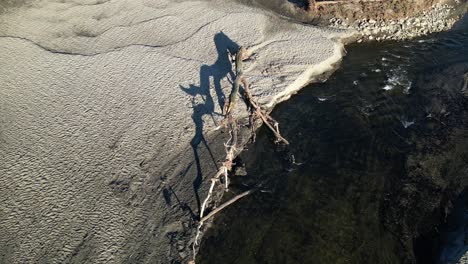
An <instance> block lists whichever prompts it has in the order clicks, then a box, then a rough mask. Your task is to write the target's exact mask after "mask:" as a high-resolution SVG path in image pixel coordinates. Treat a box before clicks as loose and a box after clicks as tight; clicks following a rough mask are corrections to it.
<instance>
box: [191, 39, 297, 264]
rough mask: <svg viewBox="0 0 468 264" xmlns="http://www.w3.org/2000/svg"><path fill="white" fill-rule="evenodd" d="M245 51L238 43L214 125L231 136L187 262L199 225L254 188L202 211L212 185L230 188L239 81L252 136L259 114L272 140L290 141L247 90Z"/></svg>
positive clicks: (236, 127) (213, 179)
mask: <svg viewBox="0 0 468 264" xmlns="http://www.w3.org/2000/svg"><path fill="white" fill-rule="evenodd" d="M248 54H249V52H248V51H247V49H245V48H243V47H241V48H240V49H239V51H238V52H237V53H236V54H235V70H236V79H235V80H234V85H233V88H232V91H231V94H230V96H229V99H228V100H229V101H228V102H227V103H226V104H225V107H224V109H223V114H224V120H223V122H222V123H221V125H220V126H219V127H218V128H216V129H219V128H220V127H226V128H228V129H229V135H230V138H229V139H228V141H227V142H226V143H225V144H224V148H225V150H226V157H225V159H224V161H223V163H222V166H221V167H220V168H219V169H218V171H217V172H216V174H215V175H214V176H213V177H212V178H211V185H210V188H209V190H208V194H207V196H206V197H205V200H204V201H203V203H202V206H201V209H200V215H199V219H200V220H199V221H198V226H197V233H196V236H195V241H194V242H193V246H192V250H193V260H191V261H190V262H189V263H190V264H195V257H196V255H197V252H198V247H199V244H198V243H199V239H200V236H201V233H202V228H203V225H204V223H205V222H206V221H207V220H209V219H210V218H212V217H213V216H214V215H215V214H217V213H219V212H220V211H221V210H223V209H224V208H226V207H227V206H229V205H231V204H233V203H235V202H236V201H237V200H239V199H241V198H242V197H245V196H247V195H249V194H251V193H253V192H255V191H256V190H257V189H251V190H248V191H245V192H243V193H241V194H238V195H236V196H234V197H233V198H231V199H230V200H228V201H227V202H225V203H223V204H222V205H220V206H218V207H216V208H214V209H213V210H212V211H211V212H210V213H209V214H207V215H205V212H206V210H207V208H208V204H209V202H210V200H211V198H212V196H213V191H214V188H215V187H216V185H217V184H222V182H221V179H223V180H224V184H223V185H224V189H225V191H228V189H229V172H230V171H231V170H232V167H233V165H234V163H233V160H234V158H235V157H236V155H237V154H238V153H237V147H238V144H237V143H238V142H237V141H238V126H237V122H236V119H235V118H234V117H233V111H234V109H235V106H236V103H237V100H238V97H239V91H240V87H241V85H242V87H243V90H244V99H245V102H246V104H247V106H248V108H249V109H250V118H249V121H250V124H251V127H252V133H253V138H255V134H254V123H255V120H256V119H258V118H260V119H261V120H262V121H263V123H265V124H266V125H267V127H268V128H269V129H270V130H271V131H272V132H273V134H274V135H275V137H276V140H275V142H276V143H280V142H282V143H284V144H286V145H287V144H289V142H288V141H287V140H286V139H285V138H283V137H282V136H281V134H280V132H279V128H278V122H276V121H275V120H274V119H273V118H272V117H271V116H270V115H269V114H268V113H267V112H266V111H264V110H263V109H262V108H261V107H260V105H259V104H258V103H257V102H256V101H255V100H254V98H253V97H252V94H251V93H250V88H249V84H248V82H247V80H246V78H245V77H244V74H243V69H242V62H243V61H244V60H246V59H248V57H249V56H248Z"/></svg>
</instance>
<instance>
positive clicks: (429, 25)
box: [329, 4, 460, 43]
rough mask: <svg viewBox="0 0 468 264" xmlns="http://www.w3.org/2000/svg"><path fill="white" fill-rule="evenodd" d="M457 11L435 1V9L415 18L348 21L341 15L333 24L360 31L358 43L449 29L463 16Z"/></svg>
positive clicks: (395, 38)
mask: <svg viewBox="0 0 468 264" xmlns="http://www.w3.org/2000/svg"><path fill="white" fill-rule="evenodd" d="M456 11H457V7H456V6H453V5H449V4H435V5H434V6H432V8H431V9H429V10H427V11H423V12H421V13H418V14H416V15H415V16H412V17H404V18H400V19H390V20H379V21H377V20H374V19H361V20H356V21H354V22H348V21H347V20H343V19H340V18H331V19H330V20H329V23H330V26H331V27H334V28H341V29H349V30H356V31H358V33H359V36H358V39H357V42H358V43H359V42H362V41H374V40H375V41H384V40H404V39H412V38H415V37H420V36H423V35H427V34H430V33H434V32H440V31H444V30H449V29H450V28H452V27H453V25H454V24H455V22H457V21H458V19H459V17H460V16H458V15H454V14H455V13H456Z"/></svg>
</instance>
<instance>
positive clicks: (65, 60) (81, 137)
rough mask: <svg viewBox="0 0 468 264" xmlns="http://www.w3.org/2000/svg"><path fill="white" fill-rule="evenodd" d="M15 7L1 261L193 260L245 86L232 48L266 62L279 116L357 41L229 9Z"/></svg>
mask: <svg viewBox="0 0 468 264" xmlns="http://www.w3.org/2000/svg"><path fill="white" fill-rule="evenodd" d="M2 10H3V11H2V14H1V15H0V24H1V25H2V27H1V28H0V61H1V62H2V67H1V68H0V82H1V83H2V86H1V87H0V161H1V162H0V175H1V177H0V186H1V187H0V188H1V189H0V200H1V201H2V203H1V207H0V209H1V210H0V248H1V251H0V262H2V263H3V262H5V263H64V262H66V263H83V262H90V263H104V262H106V263H122V262H125V263H169V262H170V261H171V260H183V259H186V258H187V256H188V252H189V248H188V247H187V245H188V244H190V239H191V237H192V231H193V222H192V219H191V216H192V214H197V213H198V205H197V193H198V195H199V196H201V197H203V196H204V195H203V192H204V187H206V186H205V185H204V182H203V180H204V179H205V178H207V177H210V174H211V172H213V171H214V170H215V169H216V164H217V162H219V160H217V159H219V158H218V157H221V155H220V153H222V152H223V147H222V141H221V140H216V138H218V137H222V136H223V135H220V134H219V133H215V132H211V131H212V130H213V128H214V127H215V126H216V122H217V121H219V120H220V119H221V116H220V114H219V113H220V112H221V109H222V104H223V102H224V97H225V95H226V94H228V93H229V91H230V88H231V83H230V81H231V80H232V71H231V65H230V63H229V61H228V58H227V54H226V50H227V49H231V50H235V49H236V48H238V46H239V45H242V46H248V47H251V48H252V50H254V51H255V52H256V53H257V55H256V60H255V61H254V62H251V63H249V64H247V65H246V66H247V69H246V72H245V74H246V76H247V78H248V79H249V81H250V83H251V84H252V92H253V94H254V96H256V97H257V99H258V100H259V101H260V102H261V103H262V104H264V105H265V106H268V107H273V106H274V105H275V104H277V103H278V102H280V101H282V100H285V99H287V98H288V97H289V96H290V94H292V93H294V92H296V91H297V90H299V89H300V88H301V87H303V86H304V85H305V84H307V83H308V82H310V81H312V80H313V78H314V76H318V75H320V74H322V73H324V72H326V71H330V70H332V69H333V65H334V64H336V63H337V62H339V61H340V59H341V57H342V55H343V45H342V44H341V43H340V41H339V39H340V38H343V37H347V36H346V33H343V32H340V31H337V30H330V29H320V28H316V27H312V26H304V25H299V24H292V23H290V22H287V21H285V20H281V19H279V18H277V17H275V16H274V15H272V14H271V13H269V12H266V11H261V10H258V9H254V8H251V7H246V6H242V5H238V4H234V3H231V2H228V1H209V2H205V1H199V2H195V1H177V2H174V1H164V0H158V1H143V0H141V1H135V0H132V1H123V0H122V1H105V0H104V1H102V0H88V1H71V0H70V1H50V0H42V1H35V2H28V1H25V2H24V3H22V5H19V6H15V5H11V6H8V8H6V9H2ZM238 111H239V112H238V113H237V114H238V116H243V115H246V113H245V110H244V109H243V108H242V107H239V109H238ZM211 154H212V155H213V157H211Z"/></svg>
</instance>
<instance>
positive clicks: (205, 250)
mask: <svg viewBox="0 0 468 264" xmlns="http://www.w3.org/2000/svg"><path fill="white" fill-rule="evenodd" d="M467 29H468V23H467V21H466V19H465V20H464V21H463V22H461V23H459V24H458V25H457V26H456V27H455V29H454V30H453V31H451V32H444V33H439V34H433V35H430V36H427V37H424V38H420V39H415V40H411V41H404V42H385V43H365V44H353V45H350V46H348V47H347V51H348V55H347V56H346V57H345V58H344V60H343V63H342V65H341V67H340V69H338V70H337V71H336V72H335V73H334V74H333V75H332V76H330V78H328V80H327V81H326V82H324V83H320V84H312V85H310V87H306V88H304V89H303V90H302V91H301V92H299V93H298V94H297V95H294V96H293V97H292V98H291V99H290V100H288V101H287V102H284V103H282V104H280V105H279V106H277V107H276V108H275V110H274V111H273V114H272V115H273V117H274V118H275V119H276V120H277V121H278V122H279V123H280V124H281V126H280V129H281V130H282V133H283V135H284V136H285V137H286V138H287V139H288V140H289V141H290V143H291V145H290V146H289V147H288V148H285V147H281V146H280V147H278V146H274V144H272V143H271V141H272V140H271V134H270V133H268V131H267V130H265V129H261V130H260V131H259V133H258V136H257V140H256V142H255V143H253V144H251V145H250V146H249V149H248V150H247V151H245V152H244V153H243V154H242V156H241V157H240V160H239V163H241V162H242V163H244V164H245V168H246V171H247V175H244V176H236V177H235V178H234V179H233V180H234V181H233V185H232V186H233V187H232V191H233V193H237V192H240V191H242V190H246V189H248V188H252V187H253V186H258V185H259V184H260V185H261V186H262V187H261V189H260V191H257V192H256V193H255V194H253V195H251V196H249V197H247V198H244V199H243V200H241V201H239V202H238V203H236V204H235V205H233V206H231V207H229V208H228V209H226V210H225V211H224V212H223V213H222V214H220V215H219V216H218V217H217V219H216V220H215V224H214V226H215V227H214V228H212V229H211V231H209V233H208V234H207V235H206V236H205V238H204V241H203V243H202V250H201V252H200V256H199V261H198V262H197V263H242V264H244V263H245V264H248V263H411V262H414V261H415V260H417V262H418V263H448V261H454V260H456V258H460V257H461V255H463V253H464V252H463V247H464V244H463V243H458V244H457V243H455V244H454V243H452V242H453V241H451V240H450V239H451V238H450V237H451V236H450V235H452V237H457V238H456V239H458V240H457V241H460V236H464V235H463V234H462V233H463V232H464V231H463V228H461V227H462V226H464V225H465V224H467V223H465V222H466V221H465V220H461V221H452V222H454V223H455V224H453V225H454V226H452V227H450V226H447V225H449V224H444V222H445V220H443V219H447V218H453V216H452V217H447V213H448V211H447V210H446V211H445V212H446V213H445V215H443V213H440V211H441V209H440V208H437V207H444V206H445V205H446V204H448V203H449V202H448V200H453V201H454V200H455V198H456V197H451V196H450V195H449V194H448V193H450V194H456V195H458V194H459V193H461V190H462V189H463V188H465V187H466V185H465V184H466V182H467V181H466V177H464V176H463V175H462V176H448V175H449V174H450V173H446V174H447V175H445V174H444V173H435V174H431V173H430V172H431V171H432V169H433V168H438V166H439V165H437V164H438V162H439V160H440V159H441V158H440V157H441V156H440V155H442V154H440V153H451V152H450V151H449V150H447V149H446V148H448V146H452V145H453V152H454V153H455V152H456V149H457V148H458V146H464V145H463V144H465V143H466V141H463V140H460V138H465V139H466V138H468V127H467V126H466V123H465V122H464V121H463V117H466V116H467V115H466V105H467V104H466V101H467V100H466V98H463V96H461V94H462V93H461V92H459V91H460V90H461V88H459V87H455V86H457V85H459V84H460V81H459V80H460V79H456V78H460V75H463V73H464V72H467V71H468V66H467V65H468V30H467ZM453 65H458V66H453ZM460 65H461V66H460ZM451 67H455V68H451ZM447 69H449V70H447ZM448 73H450V74H448ZM452 73H453V75H454V76H453V78H452V77H450V78H449V77H448V75H451V74H452ZM437 76H439V77H437ZM444 78H445V79H444ZM452 79H453V80H455V79H456V80H458V81H453V83H452V81H451V80H452ZM444 85H445V86H444ZM442 86H443V87H445V88H438V87H442ZM450 87H452V88H453V87H455V88H453V89H452V88H450ZM438 89H440V91H442V89H445V90H443V91H444V92H440V91H439V90H438ZM451 89H452V90H451ZM457 89H458V90H457ZM454 91H455V92H454ZM436 99H437V100H436ZM439 99H440V100H439ZM444 100H445V101H444ZM441 102H442V103H441ZM443 102H445V103H446V104H444V103H443ZM452 102H454V103H453V104H452ZM434 120H437V121H434ZM455 130H456V131H457V132H456V133H455V132H453V133H452V132H447V131H455ZM460 131H461V132H460ZM455 134H456V135H457V136H454V135H455ZM454 142H456V143H454ZM460 148H461V147H460ZM460 151H461V152H460V153H462V154H460V155H461V156H463V155H465V154H466V153H465V152H463V151H464V150H463V149H462V150H460ZM457 153H458V152H457ZM437 155H439V156H437ZM444 155H445V156H443V157H444V159H446V160H447V161H446V164H451V165H447V166H448V167H449V169H448V171H450V168H451V167H453V168H458V167H460V168H461V169H460V170H463V169H466V160H465V161H463V159H462V161H461V162H460V161H458V156H460V155H458V154H457V156H456V157H455V156H453V157H452V156H450V154H444ZM454 155H455V154H454ZM431 160H434V162H431ZM449 161H450V162H449ZM447 162H448V163H447ZM464 162H465V163H464ZM414 164H419V165H418V166H419V167H421V166H422V168H420V169H417V168H416V167H418V166H416V165H414ZM421 164H423V165H421ZM424 164H426V165H424ZM413 165H414V166H413ZM419 167H418V168H419ZM415 168H416V169H415ZM454 170H455V169H454ZM460 170H458V171H460ZM419 171H422V172H421V173H420V174H421V175H422V176H421V175H420V176H414V175H419V174H418V173H419ZM434 171H435V170H434ZM438 171H440V170H438ZM467 171H468V170H467ZM426 172H429V173H426ZM465 172H466V171H465ZM455 174H456V173H455V172H454V174H453V175H455ZM459 174H460V173H458V174H456V175H459ZM450 175H452V174H450ZM417 177H420V179H424V180H421V181H419V180H418V179H419V178H417ZM424 177H426V178H424ZM438 177H439V178H438ZM450 177H452V178H453V179H456V180H453V179H452V178H450ZM452 185H453V186H454V187H453V188H452V187H451V188H452V189H450V188H448V187H447V186H452ZM462 185H463V186H462ZM441 186H445V187H441ZM449 190H450V191H449ZM410 194H411V195H410ZM229 195H232V194H229ZM437 197H439V198H440V197H442V198H440V199H439V198H437ZM460 197H465V198H463V199H465V200H464V201H465V202H463V201H462V202H459V201H458V202H456V203H455V208H456V210H452V212H456V213H455V214H458V215H460V210H462V211H463V210H465V207H464V204H466V201H468V198H466V197H467V195H464V196H460ZM436 198H437V199H436ZM460 199H462V198H459V200H460ZM442 203H443V205H442ZM460 204H461V205H460ZM433 205H434V206H433ZM457 205H458V206H457ZM431 206H432V207H431ZM428 208H429V209H428ZM434 208H436V209H434ZM447 208H448V207H447ZM457 210H458V211H457ZM442 211H443V210H442ZM428 212H429V213H428ZM433 212H435V213H433ZM457 212H458V213H457ZM453 214H454V213H452V215H453ZM462 215H463V214H462ZM431 217H432V218H431ZM440 219H442V220H440ZM457 219H460V217H458V218H457ZM462 219H468V218H462ZM400 220H401V222H400ZM464 221H465V222H464ZM439 226H443V227H441V230H442V231H441V232H438V231H437V232H435V231H434V230H438V229H437V228H438V227H439ZM460 228H461V229H460ZM443 230H448V231H447V232H448V233H447V232H445V231H443ZM453 230H458V231H457V232H458V233H457V234H455V235H454V234H453ZM460 230H461V231H460ZM444 232H445V233H444ZM450 232H452V233H450ZM452 240H455V238H453V239H452ZM441 241H442V242H441ZM457 245H458V246H457ZM465 248H466V247H465ZM460 250H461V251H460ZM454 252H455V253H454Z"/></svg>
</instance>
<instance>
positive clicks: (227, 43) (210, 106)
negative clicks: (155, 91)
mask: <svg viewBox="0 0 468 264" xmlns="http://www.w3.org/2000/svg"><path fill="white" fill-rule="evenodd" d="M214 43H215V45H216V51H217V53H218V58H217V59H216V61H215V63H213V64H212V65H206V64H204V65H202V66H201V67H200V84H199V86H196V85H193V84H191V85H190V86H189V87H188V88H185V87H183V86H180V88H181V89H182V90H183V91H184V92H186V93H187V94H189V95H191V96H192V107H193V114H192V119H193V123H194V124H195V135H194V136H193V138H192V140H191V142H190V144H191V146H192V149H193V155H194V158H195V164H196V166H197V168H196V169H197V175H196V177H195V179H194V181H193V189H194V192H195V198H196V200H197V205H198V211H199V212H200V209H201V202H200V196H199V193H198V191H199V189H200V186H201V183H202V180H203V173H202V168H201V163H200V155H199V149H198V147H199V145H200V143H203V145H204V146H205V148H206V149H207V150H208V153H209V155H210V156H211V159H212V161H213V163H214V164H215V167H217V164H216V160H215V158H214V157H213V154H212V152H211V150H210V147H209V146H208V143H207V141H206V139H205V137H204V136H203V117H204V116H205V115H210V116H211V118H212V119H213V122H215V123H216V121H215V115H221V113H215V103H214V100H213V97H212V96H211V93H210V84H211V83H210V79H213V87H214V90H215V93H216V97H217V98H218V105H219V107H220V109H223V107H224V99H225V98H224V93H223V90H222V87H221V81H222V79H223V78H225V77H229V78H230V80H234V78H235V76H234V72H233V70H232V64H231V61H230V58H229V55H228V52H229V53H231V54H234V53H235V52H237V50H238V49H239V45H237V44H236V43H235V42H234V41H232V40H231V39H230V38H229V37H228V36H226V34H224V33H223V32H219V33H217V34H216V35H215V36H214ZM197 97H201V102H197V99H196V98H197Z"/></svg>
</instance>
